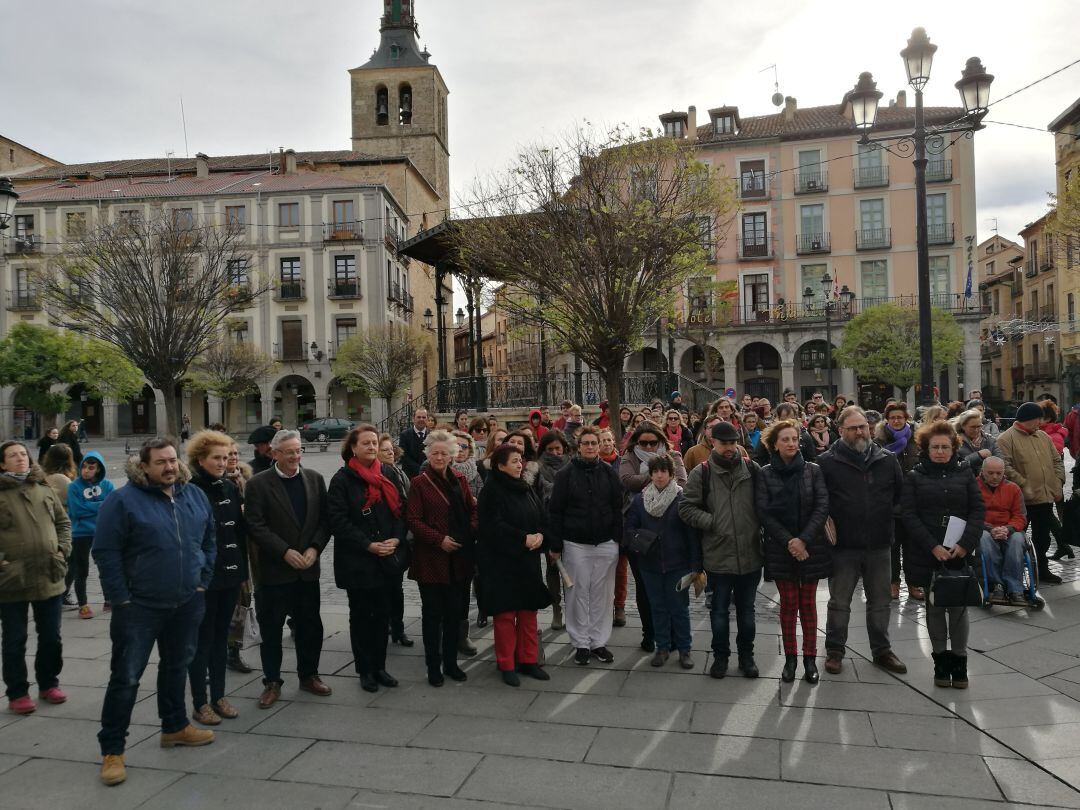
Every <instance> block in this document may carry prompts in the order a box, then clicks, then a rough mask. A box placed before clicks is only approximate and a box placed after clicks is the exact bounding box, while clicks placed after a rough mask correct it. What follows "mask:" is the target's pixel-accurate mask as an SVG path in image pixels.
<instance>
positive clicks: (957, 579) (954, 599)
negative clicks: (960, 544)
mask: <svg viewBox="0 0 1080 810" xmlns="http://www.w3.org/2000/svg"><path fill="white" fill-rule="evenodd" d="M926 599H927V604H930V605H933V606H934V607H941V608H955V607H981V606H982V605H983V603H984V598H983V589H982V581H981V580H980V578H979V577H978V576H976V575H975V571H974V570H973V569H972V567H971V566H970V565H965V566H964V567H963V568H945V567H944V566H939V567H938V568H937V569H936V570H935V571H934V574H933V576H932V577H931V579H930V593H929V594H928V595H927V597H926Z"/></svg>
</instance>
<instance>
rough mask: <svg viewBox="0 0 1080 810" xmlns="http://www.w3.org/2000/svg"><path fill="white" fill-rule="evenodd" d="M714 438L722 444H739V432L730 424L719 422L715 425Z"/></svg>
mask: <svg viewBox="0 0 1080 810" xmlns="http://www.w3.org/2000/svg"><path fill="white" fill-rule="evenodd" d="M712 437H713V438H714V439H716V440H717V441H721V442H737V441H738V440H739V431H737V430H735V427H734V425H732V424H731V423H730V422H717V423H716V424H715V425H713V429H712Z"/></svg>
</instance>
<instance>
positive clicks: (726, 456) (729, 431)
mask: <svg viewBox="0 0 1080 810" xmlns="http://www.w3.org/2000/svg"><path fill="white" fill-rule="evenodd" d="M739 438H740V437H739V432H738V431H737V430H736V429H735V428H734V426H732V424H731V423H730V422H718V423H717V424H716V425H714V426H713V429H712V446H713V450H712V453H711V454H710V455H709V458H708V460H707V461H704V462H702V463H701V464H699V465H698V466H697V467H695V468H694V469H693V470H691V471H690V475H689V478H688V479H687V481H686V488H685V490H684V491H683V500H682V502H681V503H680V504H679V517H681V518H682V519H683V520H684V521H685V522H686V523H687V524H689V525H690V526H693V527H694V528H695V529H697V530H699V531H700V532H701V553H702V565H703V567H704V569H705V572H706V573H707V574H708V575H709V584H710V585H712V586H713V601H712V609H711V612H710V619H711V620H712V648H713V663H712V666H711V667H710V668H709V674H710V675H711V676H712V677H714V678H723V677H724V676H725V675H726V674H727V669H728V658H729V657H730V655H731V640H730V638H729V635H728V615H729V611H730V608H731V603H732V602H734V603H735V623H736V626H737V629H738V632H737V634H736V637H735V646H736V652H737V653H738V655H739V671H740V672H742V674H743V676H744V677H747V678H756V677H757V676H758V667H757V664H756V663H755V662H754V637H755V635H756V633H757V625H756V623H755V621H754V599H755V597H756V596H757V588H758V583H759V582H761V569H762V566H764V565H765V556H764V552H763V550H762V546H761V524H760V523H759V522H758V518H757V512H756V511H755V509H754V486H755V484H756V483H757V477H758V472H759V468H758V465H757V464H755V463H754V462H753V461H750V460H749V459H746V458H744V457H743V454H742V451H741V450H740V449H739Z"/></svg>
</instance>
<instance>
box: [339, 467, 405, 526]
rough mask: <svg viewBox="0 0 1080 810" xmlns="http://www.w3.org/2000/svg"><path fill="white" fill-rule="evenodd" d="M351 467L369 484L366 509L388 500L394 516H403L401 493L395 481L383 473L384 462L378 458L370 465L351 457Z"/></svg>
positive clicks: (365, 502)
mask: <svg viewBox="0 0 1080 810" xmlns="http://www.w3.org/2000/svg"><path fill="white" fill-rule="evenodd" d="M349 469H350V470H352V471H353V472H354V473H356V474H357V475H359V476H360V480H362V481H363V482H364V483H365V484H366V485H367V499H366V500H365V501H364V509H365V510H367V509H371V508H372V507H373V506H375V504H377V503H379V502H381V501H384V500H385V501H386V505H387V506H388V507H389V508H390V511H391V512H392V513H393V515H394V517H401V495H400V493H399V492H398V489H397V487H395V486H394V482H393V481H391V480H390V479H389V478H387V477H386V476H385V475H383V474H382V464H380V463H379V461H378V460H376V461H375V463H374V464H372V465H371V466H370V467H365V466H364V465H363V464H361V463H360V459H358V458H356V457H355V456H354V457H353V458H350V459H349Z"/></svg>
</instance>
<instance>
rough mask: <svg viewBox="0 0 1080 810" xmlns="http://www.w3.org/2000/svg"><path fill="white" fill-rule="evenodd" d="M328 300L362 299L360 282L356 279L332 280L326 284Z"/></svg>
mask: <svg viewBox="0 0 1080 810" xmlns="http://www.w3.org/2000/svg"><path fill="white" fill-rule="evenodd" d="M326 288H327V289H326V297H327V298H360V297H361V296H360V282H359V280H357V279H355V278H340V279H338V278H332V279H330V280H329V281H328V282H327V283H326Z"/></svg>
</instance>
